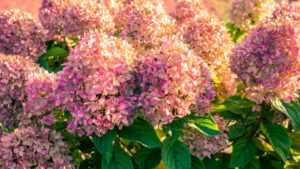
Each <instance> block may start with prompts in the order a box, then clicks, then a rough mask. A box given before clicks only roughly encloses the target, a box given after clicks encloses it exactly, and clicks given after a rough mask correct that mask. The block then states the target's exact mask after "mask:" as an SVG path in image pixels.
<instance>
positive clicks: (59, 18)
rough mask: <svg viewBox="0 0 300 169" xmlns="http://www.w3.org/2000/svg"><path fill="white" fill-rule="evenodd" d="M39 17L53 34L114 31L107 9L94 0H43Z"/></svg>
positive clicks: (110, 32) (66, 34)
mask: <svg viewBox="0 0 300 169" xmlns="http://www.w3.org/2000/svg"><path fill="white" fill-rule="evenodd" d="M39 18H40V20H41V23H42V24H43V26H44V27H45V28H46V29H47V30H48V31H49V39H51V38H53V37H55V36H63V37H69V36H78V35H82V34H83V33H84V32H88V31H89V30H99V31H102V32H106V33H108V34H113V33H114V22H113V17H112V16H111V14H110V12H109V10H108V9H107V8H106V7H105V6H103V5H102V4H100V3H97V1H96V0H43V3H42V7H41V8H40V10H39Z"/></svg>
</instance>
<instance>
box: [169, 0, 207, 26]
mask: <svg viewBox="0 0 300 169" xmlns="http://www.w3.org/2000/svg"><path fill="white" fill-rule="evenodd" d="M199 15H200V16H206V15H208V12H207V9H206V6H205V3H204V2H203V0H179V1H178V2H177V4H176V7H175V9H174V11H172V12H171V16H172V17H173V18H175V19H176V23H177V25H178V26H185V25H186V24H188V23H189V22H190V21H192V20H194V19H195V18H197V17H198V16H199Z"/></svg>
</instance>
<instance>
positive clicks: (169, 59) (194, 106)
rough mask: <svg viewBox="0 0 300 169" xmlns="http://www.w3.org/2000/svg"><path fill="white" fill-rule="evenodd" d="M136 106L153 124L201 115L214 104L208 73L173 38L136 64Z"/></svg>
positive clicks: (147, 53) (199, 62)
mask: <svg viewBox="0 0 300 169" xmlns="http://www.w3.org/2000/svg"><path fill="white" fill-rule="evenodd" d="M137 69H138V70H137V74H138V75H137V76H138V78H139V80H138V81H139V88H140V95H139V99H138V106H140V107H142V110H143V111H144V116H145V117H146V118H147V119H150V121H151V122H152V124H154V125H156V124H166V123H171V122H172V120H173V119H175V118H182V117H184V116H186V115H188V114H190V113H191V110H195V111H196V112H197V113H198V114H199V115H204V114H205V113H207V112H208V111H209V109H210V107H209V103H210V102H211V101H213V100H214V97H215V92H214V90H213V88H214V86H213V83H212V79H211V76H210V71H209V69H208V67H207V65H206V64H205V62H204V61H203V60H201V58H197V57H195V56H194V55H193V54H192V53H191V51H189V49H188V48H187V47H186V46H185V45H184V44H183V43H181V42H179V41H177V40H176V39H175V38H173V39H168V40H165V41H164V43H163V44H162V46H161V48H160V49H155V50H154V49H153V50H150V51H148V52H146V53H145V54H144V55H143V56H142V58H141V60H140V61H139V63H138V68H137Z"/></svg>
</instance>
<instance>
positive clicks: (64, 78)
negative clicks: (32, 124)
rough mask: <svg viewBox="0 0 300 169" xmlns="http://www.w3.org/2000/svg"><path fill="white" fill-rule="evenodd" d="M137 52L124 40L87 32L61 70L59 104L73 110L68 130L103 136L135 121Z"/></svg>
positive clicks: (57, 102)
mask: <svg viewBox="0 0 300 169" xmlns="http://www.w3.org/2000/svg"><path fill="white" fill-rule="evenodd" d="M135 57H136V53H135V51H134V49H133V48H132V47H131V46H130V45H129V44H127V43H126V42H125V41H123V40H120V39H118V38H114V37H110V36H108V35H101V34H100V33H97V32H90V33H88V34H86V35H85V36H84V37H83V38H82V40H81V41H80V42H79V44H78V45H77V46H76V48H75V49H74V50H73V51H72V52H71V55H70V56H69V57H68V61H67V62H66V63H65V65H64V66H65V67H64V69H63V71H62V72H60V73H59V82H58V87H57V91H58V93H57V95H58V98H57V100H56V105H62V106H64V105H65V106H66V108H67V110H69V111H70V112H71V113H72V119H71V121H69V123H68V130H69V131H70V132H76V133H78V134H80V135H81V134H87V135H91V134H93V133H95V134H97V135H99V136H101V135H103V134H104V133H106V131H107V130H110V129H113V128H114V127H115V126H118V127H119V128H121V127H122V126H124V125H125V126H127V125H129V124H130V123H131V121H132V114H133V111H134V107H133V106H132V103H131V102H132V100H134V97H132V95H133V92H132V89H131V85H130V84H131V79H132V74H131V71H132V68H133V63H134V61H135Z"/></svg>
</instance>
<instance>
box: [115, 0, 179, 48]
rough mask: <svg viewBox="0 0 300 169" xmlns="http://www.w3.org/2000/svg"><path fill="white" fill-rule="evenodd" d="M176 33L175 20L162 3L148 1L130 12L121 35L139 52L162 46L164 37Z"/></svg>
mask: <svg viewBox="0 0 300 169" xmlns="http://www.w3.org/2000/svg"><path fill="white" fill-rule="evenodd" d="M174 33H175V21H174V20H173V19H172V18H171V17H169V15H168V14H167V13H166V12H165V10H164V8H163V6H162V5H155V4H153V3H148V4H147V5H143V6H140V7H139V8H135V10H134V11H132V12H131V13H130V16H129V17H128V20H127V22H126V23H125V25H124V29H123V30H122V32H121V37H122V38H123V39H125V40H127V41H128V42H129V43H131V44H132V45H133V46H134V47H136V48H137V50H138V51H139V52H143V51H145V50H148V49H151V48H155V47H158V46H160V44H161V43H162V39H163V38H164V37H168V36H171V35H172V34H174Z"/></svg>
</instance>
